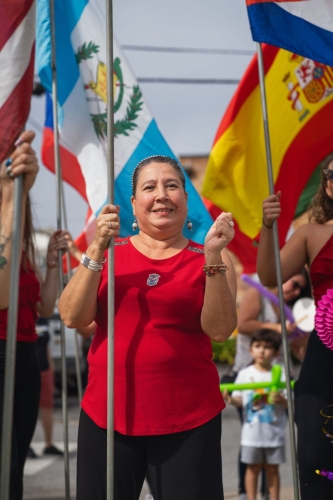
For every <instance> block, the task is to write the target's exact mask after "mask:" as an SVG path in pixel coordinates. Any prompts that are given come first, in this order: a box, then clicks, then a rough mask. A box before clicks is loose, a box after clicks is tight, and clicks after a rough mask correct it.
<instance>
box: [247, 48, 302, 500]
mask: <svg viewBox="0 0 333 500" xmlns="http://www.w3.org/2000/svg"><path fill="white" fill-rule="evenodd" d="M256 45H257V54H258V69H259V81H260V94H261V106H262V116H263V122H264V135H265V146H266V161H267V173H268V183H269V193H270V194H271V195H272V194H274V193H275V189H274V177H273V165H272V153H271V143H270V135H269V126H268V113H267V99H266V88H265V70H264V58H263V53H262V47H261V44H260V43H257V44H256ZM273 238H274V256H275V266H276V276H277V285H278V292H279V304H280V318H281V327H282V347H283V357H284V364H285V373H286V383H287V400H288V422H289V435H290V445H291V446H290V447H291V463H292V471H293V485H294V498H295V500H299V498H300V496H299V482H298V471H297V453H296V438H295V425H294V408H293V398H292V389H291V386H290V365H289V347H288V335H287V330H286V317H285V312H284V299H283V290H282V269H281V260H280V245H279V232H278V225H277V221H274V223H273Z"/></svg>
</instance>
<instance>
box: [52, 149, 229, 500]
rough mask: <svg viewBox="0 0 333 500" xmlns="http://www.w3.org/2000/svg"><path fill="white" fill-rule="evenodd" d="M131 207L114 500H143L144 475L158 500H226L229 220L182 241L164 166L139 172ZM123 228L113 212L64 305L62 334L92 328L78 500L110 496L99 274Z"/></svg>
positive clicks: (167, 162)
mask: <svg viewBox="0 0 333 500" xmlns="http://www.w3.org/2000/svg"><path fill="white" fill-rule="evenodd" d="M131 202H132V207H133V215H134V217H135V219H134V223H133V229H135V230H136V228H137V227H138V228H139V232H138V234H135V235H134V236H132V237H128V238H122V239H116V241H115V311H116V312H115V400H114V401H115V433H114V439H115V464H116V466H115V467H116V469H115V492H116V497H117V498H126V499H127V500H137V499H138V498H139V495H140V491H141V488H142V484H143V481H144V477H145V474H146V471H148V474H149V478H150V481H151V487H152V493H153V496H154V498H155V499H156V500H158V499H159V498H163V499H164V500H202V492H203V491H205V495H206V496H207V498H208V497H209V498H210V499H211V500H222V499H223V487H222V468H221V449H220V441H221V415H220V413H221V410H222V409H223V408H224V402H223V399H222V397H221V394H220V390H219V377H218V373H217V370H216V368H215V366H214V364H213V362H212V347H211V339H213V340H216V341H218V342H221V341H223V340H225V339H227V338H228V337H229V336H230V335H231V333H232V332H233V330H234V328H235V326H236V308H235V299H236V281H235V274H234V271H233V267H232V263H231V260H230V258H229V256H228V253H227V250H226V246H227V245H228V243H229V242H230V241H231V239H232V238H233V236H234V229H233V227H232V225H230V224H229V222H231V221H232V215H231V214H230V213H222V214H221V215H220V216H219V217H218V218H217V220H216V221H215V222H214V224H213V226H212V227H211V228H210V230H209V231H208V233H207V236H206V239H205V244H204V245H199V244H197V243H195V242H193V241H189V240H187V239H186V238H185V237H184V236H183V233H182V230H183V226H184V224H185V222H186V218H187V193H186V190H185V179H184V174H183V172H182V169H181V167H180V166H179V165H178V163H177V162H176V161H175V160H174V159H172V158H169V157H165V156H153V157H149V158H146V159H145V160H143V161H142V162H140V163H139V164H138V165H137V167H136V168H135V170H134V173H133V177H132V198H131ZM109 222H112V225H111V227H110V224H109ZM189 223H190V222H189V221H188V224H189ZM119 227H120V217H119V209H118V207H115V206H113V205H106V206H105V207H104V208H103V210H102V212H101V214H100V216H99V217H98V220H97V229H96V234H95V238H94V241H93V243H92V244H91V245H90V247H89V248H88V249H87V252H86V254H87V256H88V257H87V258H88V260H90V261H91V260H93V261H95V265H94V266H93V267H91V266H90V265H89V262H88V263H87V262H86V261H84V262H82V261H81V262H82V264H83V265H81V266H80V267H79V269H78V270H77V272H76V273H75V275H74V276H73V278H72V280H71V281H70V282H69V284H68V285H67V287H66V288H65V290H64V292H63V294H62V296H61V298H60V302H59V310H60V313H61V315H62V318H63V320H64V322H65V323H66V324H67V326H71V327H75V326H76V327H80V326H81V327H82V326H87V325H89V324H90V323H92V322H94V323H95V325H96V333H95V336H94V340H93V343H92V347H91V350H90V354H89V380H88V386H87V389H86V392H85V395H84V399H83V402H82V412H81V417H80V427H79V441H78V483H77V495H78V496H77V498H78V500H86V499H87V500H88V499H90V498H96V499H97V500H102V499H103V500H104V499H105V498H106V493H105V491H106V431H105V429H106V427H107V342H106V339H107V273H106V272H105V269H104V270H102V274H101V276H100V273H99V272H92V271H94V270H95V271H96V270H97V268H98V269H102V268H103V264H102V261H103V257H104V255H105V250H106V248H107V245H108V241H109V239H110V238H113V237H117V236H118V232H119ZM96 264H97V266H96ZM87 268H88V269H87ZM74 291H75V293H74ZM188 349H190V351H191V352H190V356H188V357H187V358H186V360H185V359H184V357H183V353H184V351H185V350H186V351H187V352H188ZM143 438H145V439H143ZM148 438H149V439H148ZM92 457H93V460H92ZM92 463H93V464H94V467H93V470H92ZM195 471H196V472H195ZM197 471H200V473H199V474H198V472H197ZM194 478H195V479H194ZM96 484H97V485H98V491H99V492H100V493H99V494H98V495H97V496H96ZM180 484H181V485H182V486H181V487H180ZM120 492H121V493H120ZM184 492H185V493H184ZM117 495H119V497H118V496H117ZM184 495H185V496H184Z"/></svg>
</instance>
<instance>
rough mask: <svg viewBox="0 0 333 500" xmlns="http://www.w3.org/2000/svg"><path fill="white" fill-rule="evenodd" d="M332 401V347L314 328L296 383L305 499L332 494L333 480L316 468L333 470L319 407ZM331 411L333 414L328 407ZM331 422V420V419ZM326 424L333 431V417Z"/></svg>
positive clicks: (331, 451) (332, 447)
mask: <svg viewBox="0 0 333 500" xmlns="http://www.w3.org/2000/svg"><path fill="white" fill-rule="evenodd" d="M332 403H333V351H331V350H330V349H328V348H327V347H325V346H324V344H323V343H322V342H321V340H320V339H319V337H318V335H317V333H316V331H315V330H314V331H313V332H312V333H311V335H310V338H309V343H308V346H307V350H306V354H305V358H304V361H303V364H302V368H301V373H300V376H299V379H298V381H297V382H296V384H295V420H296V424H297V430H298V439H297V442H298V449H297V454H298V466H299V477H300V486H301V498H302V500H315V499H318V500H319V499H320V500H321V499H323V500H324V499H325V500H326V499H327V500H328V499H330V498H333V482H332V481H328V480H327V479H326V478H325V477H321V476H318V475H317V474H316V473H315V470H316V469H328V470H329V471H333V444H331V441H332V439H329V438H327V437H326V436H325V434H324V433H323V431H322V426H323V424H324V422H325V421H326V419H325V417H322V416H321V415H320V413H319V412H320V410H321V409H322V408H324V407H325V406H326V405H330V404H332ZM329 410H330V409H328V414H330V415H332V412H330V411H329ZM330 422H331V423H330ZM327 427H328V428H330V429H331V434H332V432H333V429H332V428H333V419H330V421H329V423H328V424H327Z"/></svg>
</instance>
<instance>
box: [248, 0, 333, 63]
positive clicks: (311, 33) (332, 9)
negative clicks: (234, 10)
mask: <svg viewBox="0 0 333 500" xmlns="http://www.w3.org/2000/svg"><path fill="white" fill-rule="evenodd" d="M246 4H247V11H248V16H249V20H250V26H251V31H252V38H253V40H255V41H256V42H264V43H269V44H270V45H276V46H277V47H281V48H283V49H286V50H289V51H290V52H294V53H296V54H299V55H301V56H303V57H308V58H309V59H312V60H315V61H318V62H321V63H323V64H327V65H328V66H333V0H288V1H285V0H277V1H273V0H246Z"/></svg>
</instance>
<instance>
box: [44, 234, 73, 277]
mask: <svg viewBox="0 0 333 500" xmlns="http://www.w3.org/2000/svg"><path fill="white" fill-rule="evenodd" d="M67 234H68V233H67V232H66V231H62V230H61V229H59V230H58V231H55V232H54V233H53V234H52V235H51V238H50V241H49V245H48V248H47V255H46V264H47V267H50V268H53V267H58V251H59V250H62V251H63V253H65V252H67V251H68V242H67Z"/></svg>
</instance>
